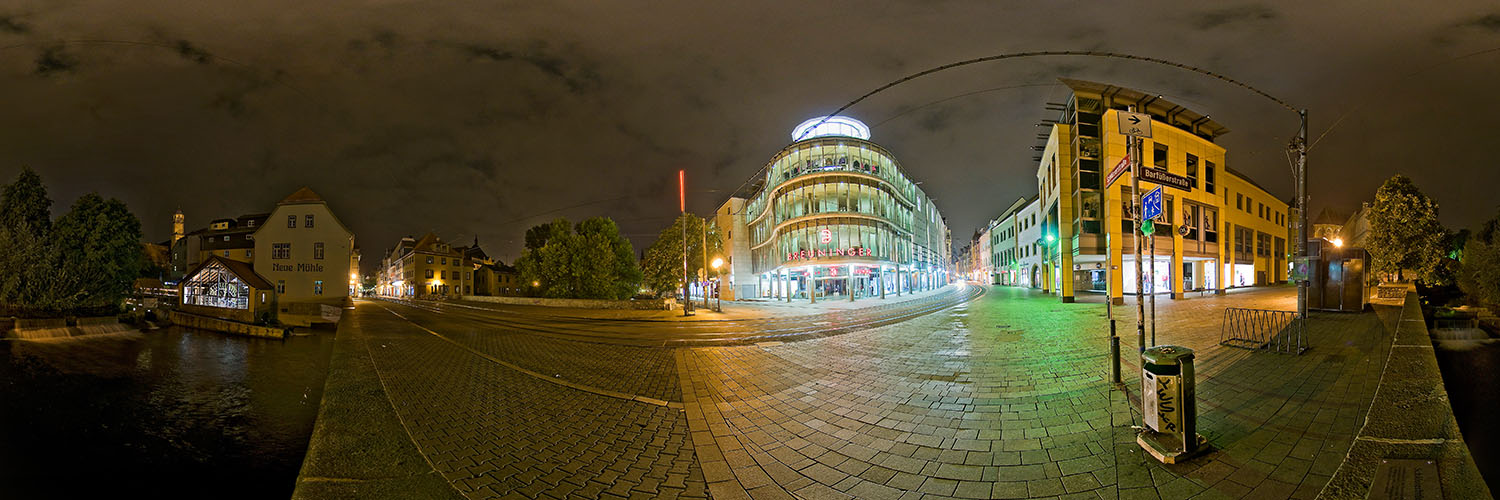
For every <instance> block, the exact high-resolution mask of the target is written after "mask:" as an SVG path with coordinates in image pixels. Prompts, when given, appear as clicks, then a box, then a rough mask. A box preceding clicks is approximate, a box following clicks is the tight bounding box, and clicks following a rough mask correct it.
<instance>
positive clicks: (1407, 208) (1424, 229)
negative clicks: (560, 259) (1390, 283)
mask: <svg viewBox="0 0 1500 500" xmlns="http://www.w3.org/2000/svg"><path fill="white" fill-rule="evenodd" d="M1437 216H1438V205H1437V203H1435V202H1433V201H1432V199H1430V198H1428V197H1427V195H1424V194H1422V191H1421V190H1419V189H1417V186H1416V185H1415V184H1412V182H1411V179H1409V178H1407V177H1406V176H1404V175H1400V174H1397V175H1395V176H1392V177H1391V178H1390V179H1387V180H1386V181H1385V183H1384V184H1382V185H1381V186H1380V189H1379V190H1377V191H1376V192H1375V203H1374V204H1372V205H1371V206H1370V215H1369V218H1370V235H1369V239H1368V240H1367V242H1366V245H1365V246H1366V248H1367V249H1368V250H1369V251H1370V257H1371V260H1372V262H1371V267H1372V268H1373V269H1374V270H1375V271H1377V272H1383V273H1396V277H1397V279H1398V280H1401V279H1403V278H1404V276H1403V274H1402V273H1403V271H1405V270H1408V269H1409V270H1412V271H1415V272H1416V274H1417V279H1420V280H1422V281H1424V282H1426V283H1428V284H1434V285H1437V284H1442V283H1443V281H1444V279H1445V278H1444V276H1443V273H1442V272H1441V271H1442V268H1443V265H1442V259H1443V254H1444V252H1443V250H1444V249H1443V240H1444V238H1445V236H1446V234H1447V232H1446V230H1444V229H1443V226H1442V224H1440V223H1438V220H1437Z"/></svg>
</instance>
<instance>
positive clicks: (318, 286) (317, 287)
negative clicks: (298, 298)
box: [313, 280, 323, 295]
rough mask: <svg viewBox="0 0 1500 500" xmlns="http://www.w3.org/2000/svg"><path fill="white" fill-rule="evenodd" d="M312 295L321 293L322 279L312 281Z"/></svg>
mask: <svg viewBox="0 0 1500 500" xmlns="http://www.w3.org/2000/svg"><path fill="white" fill-rule="evenodd" d="M313 295H323V280H317V281H314V282H313Z"/></svg>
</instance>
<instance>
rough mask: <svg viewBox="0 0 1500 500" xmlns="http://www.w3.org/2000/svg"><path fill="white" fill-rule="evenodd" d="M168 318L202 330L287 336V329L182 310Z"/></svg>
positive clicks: (264, 335) (175, 322)
mask: <svg viewBox="0 0 1500 500" xmlns="http://www.w3.org/2000/svg"><path fill="white" fill-rule="evenodd" d="M167 318H168V319H169V320H170V321H171V322H172V324H174V325H181V326H186V327H189V328H197V329H200V330H213V331H216V332H224V333H233V334H236V335H248V336H251V337H264V338H273V339H282V338H286V330H283V329H281V328H272V327H269V326H256V325H250V324H245V323H236V322H233V321H226V320H222V319H217V318H210V317H206V316H198V315H193V314H188V313H184V312H181V311H172V312H171V314H169V315H168V316H167Z"/></svg>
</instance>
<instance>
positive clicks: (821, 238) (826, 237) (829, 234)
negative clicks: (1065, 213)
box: [818, 227, 833, 245]
mask: <svg viewBox="0 0 1500 500" xmlns="http://www.w3.org/2000/svg"><path fill="white" fill-rule="evenodd" d="M818 243H822V244H824V245H827V244H829V243H833V231H829V230H828V228H826V227H825V228H823V229H819V230H818Z"/></svg>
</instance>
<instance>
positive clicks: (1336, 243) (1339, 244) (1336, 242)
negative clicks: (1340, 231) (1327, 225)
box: [1333, 238, 1344, 248]
mask: <svg viewBox="0 0 1500 500" xmlns="http://www.w3.org/2000/svg"><path fill="white" fill-rule="evenodd" d="M1333 247H1334V248H1344V239H1343V238H1334V239H1333Z"/></svg>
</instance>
